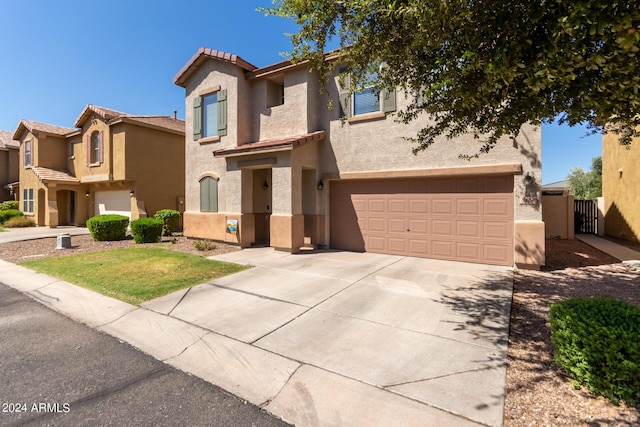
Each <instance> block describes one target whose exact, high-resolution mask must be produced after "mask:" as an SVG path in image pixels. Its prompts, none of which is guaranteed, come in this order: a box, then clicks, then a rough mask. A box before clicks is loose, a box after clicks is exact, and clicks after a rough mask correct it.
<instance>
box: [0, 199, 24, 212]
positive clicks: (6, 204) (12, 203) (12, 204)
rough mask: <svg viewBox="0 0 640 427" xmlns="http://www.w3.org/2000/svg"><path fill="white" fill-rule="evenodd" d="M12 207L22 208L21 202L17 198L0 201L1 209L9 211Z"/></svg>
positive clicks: (14, 208) (15, 208)
mask: <svg viewBox="0 0 640 427" xmlns="http://www.w3.org/2000/svg"><path fill="white" fill-rule="evenodd" d="M10 209H13V210H18V209H20V204H19V203H18V201H17V200H7V201H6V202H2V203H0V211H8V210H10Z"/></svg>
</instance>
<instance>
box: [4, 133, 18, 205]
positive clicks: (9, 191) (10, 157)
mask: <svg viewBox="0 0 640 427" xmlns="http://www.w3.org/2000/svg"><path fill="white" fill-rule="evenodd" d="M19 150H20V143H19V142H18V141H14V140H13V133H11V132H7V131H4V130H0V202H3V201H5V200H17V198H18V197H17V196H18V195H17V188H18V179H19V176H20V169H19V166H18V163H19V158H20V156H19V155H18V151H19Z"/></svg>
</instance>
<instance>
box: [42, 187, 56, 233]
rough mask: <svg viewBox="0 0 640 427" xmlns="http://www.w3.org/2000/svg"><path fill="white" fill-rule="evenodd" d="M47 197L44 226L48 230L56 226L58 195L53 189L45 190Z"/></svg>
mask: <svg viewBox="0 0 640 427" xmlns="http://www.w3.org/2000/svg"><path fill="white" fill-rule="evenodd" d="M45 192H46V197H47V210H46V212H45V223H44V225H46V226H48V227H50V228H56V227H57V226H58V194H57V191H56V189H55V188H47V189H46V190H45Z"/></svg>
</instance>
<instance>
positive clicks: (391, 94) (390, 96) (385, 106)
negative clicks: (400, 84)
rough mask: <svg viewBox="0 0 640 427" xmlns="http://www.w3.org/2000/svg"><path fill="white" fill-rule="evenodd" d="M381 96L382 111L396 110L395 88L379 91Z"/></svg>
mask: <svg viewBox="0 0 640 427" xmlns="http://www.w3.org/2000/svg"><path fill="white" fill-rule="evenodd" d="M380 97H381V98H382V111H383V112H385V113H391V112H393V111H396V91H395V90H386V89H385V90H383V91H382V92H381V93H380Z"/></svg>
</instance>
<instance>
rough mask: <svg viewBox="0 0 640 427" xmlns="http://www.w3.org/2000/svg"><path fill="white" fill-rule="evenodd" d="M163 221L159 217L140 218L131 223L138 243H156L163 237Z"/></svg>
mask: <svg viewBox="0 0 640 427" xmlns="http://www.w3.org/2000/svg"><path fill="white" fill-rule="evenodd" d="M163 224H164V223H163V222H162V220H161V219H158V218H140V219H137V220H135V221H133V222H132V223H131V234H132V235H133V240H135V242H136V243H156V242H159V241H160V238H161V237H162V227H163Z"/></svg>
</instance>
